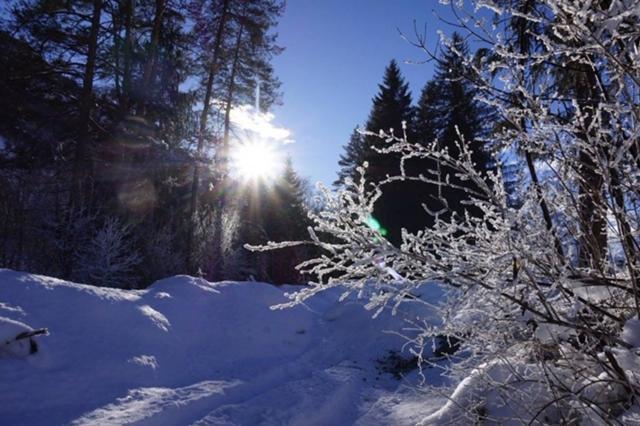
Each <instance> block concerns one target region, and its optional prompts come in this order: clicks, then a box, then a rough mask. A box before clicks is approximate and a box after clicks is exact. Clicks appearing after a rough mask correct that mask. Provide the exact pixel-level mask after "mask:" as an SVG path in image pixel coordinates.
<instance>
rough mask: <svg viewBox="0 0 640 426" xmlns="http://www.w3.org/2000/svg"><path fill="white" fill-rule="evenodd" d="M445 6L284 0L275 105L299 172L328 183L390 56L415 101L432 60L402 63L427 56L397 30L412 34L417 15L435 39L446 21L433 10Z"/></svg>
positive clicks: (446, 13)
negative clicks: (280, 98)
mask: <svg viewBox="0 0 640 426" xmlns="http://www.w3.org/2000/svg"><path fill="white" fill-rule="evenodd" d="M450 13H451V11H450V9H449V7H448V6H442V5H440V4H439V3H438V1H437V0H288V1H287V9H286V11H285V13H284V16H283V17H282V18H281V20H280V24H279V26H278V33H279V43H280V44H281V45H282V46H283V47H284V48H285V51H284V52H283V53H282V55H280V56H279V57H277V58H276V59H275V61H274V65H275V68H276V72H277V74H278V76H279V77H280V79H281V80H282V82H283V86H282V89H283V92H284V98H283V100H284V104H283V105H282V106H278V107H275V108H274V110H273V112H274V113H275V116H276V118H275V122H276V123H277V124H278V125H280V126H283V127H286V128H288V129H290V130H291V131H292V133H293V139H294V140H295V143H294V144H291V145H287V146H286V147H285V149H286V152H287V153H289V154H290V155H291V156H292V158H293V162H294V166H295V167H296V169H297V170H298V172H299V173H300V174H301V175H302V176H305V177H308V178H309V179H310V180H311V181H312V182H313V183H315V182H316V181H323V182H325V183H327V184H329V183H331V182H333V180H334V179H335V176H336V171H337V167H338V159H339V155H340V153H341V152H342V146H343V145H344V144H345V143H346V142H347V141H348V140H349V135H350V134H351V131H352V130H353V128H354V127H355V126H356V125H358V124H364V122H365V121H366V119H367V116H368V114H369V111H370V109H371V99H372V98H373V96H375V94H376V93H377V91H378V84H379V83H380V82H381V81H382V75H383V72H384V69H385V67H386V66H387V65H388V63H389V61H390V60H391V59H393V58H395V59H396V60H397V61H398V62H399V63H400V67H401V70H402V72H403V75H404V77H405V78H406V80H407V81H408V82H409V84H410V87H411V89H412V91H413V94H414V101H415V100H416V98H417V96H419V93H420V90H421V89H422V86H423V85H424V84H425V83H426V81H427V80H428V79H429V78H430V77H431V75H432V73H433V66H432V65H431V64H405V63H404V61H406V60H413V61H422V60H424V59H426V58H425V55H424V53H423V52H421V51H420V50H419V49H417V48H416V47H414V46H411V45H410V44H408V43H407V42H406V41H404V40H403V39H402V38H401V37H400V35H399V33H398V29H400V30H402V31H403V32H405V33H406V34H407V35H408V36H409V35H412V34H413V21H414V20H415V21H416V24H417V25H418V27H419V28H421V29H422V28H423V26H424V25H425V24H427V35H428V38H429V41H430V45H433V43H435V42H436V40H437V33H436V30H437V29H439V28H440V29H445V27H446V25H445V24H444V23H443V22H441V21H440V20H439V19H438V17H437V16H436V14H437V15H438V16H441V17H445V18H449V19H450V18H451V15H450ZM448 32H450V31H447V33H448Z"/></svg>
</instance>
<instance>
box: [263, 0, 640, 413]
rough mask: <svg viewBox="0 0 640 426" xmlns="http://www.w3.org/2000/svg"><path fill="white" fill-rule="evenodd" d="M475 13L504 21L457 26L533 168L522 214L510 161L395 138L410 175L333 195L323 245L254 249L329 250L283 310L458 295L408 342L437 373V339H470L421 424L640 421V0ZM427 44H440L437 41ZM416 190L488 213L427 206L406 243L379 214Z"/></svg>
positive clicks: (474, 77) (316, 235) (481, 83)
mask: <svg viewBox="0 0 640 426" xmlns="http://www.w3.org/2000/svg"><path fill="white" fill-rule="evenodd" d="M447 3H448V2H447ZM455 3H456V4H457V5H458V6H460V7H461V6H462V4H463V2H462V1H458V2H455ZM474 6H475V8H476V10H482V11H484V12H483V13H484V14H485V16H486V14H487V13H489V12H490V13H493V14H495V17H496V19H494V21H493V23H492V24H489V25H485V22H483V20H481V19H476V20H473V19H467V18H464V16H465V15H464V14H463V13H462V12H461V13H460V16H461V17H462V18H461V25H463V26H467V28H468V29H469V32H470V34H471V35H472V36H475V37H477V38H479V39H481V42H482V43H483V44H484V45H485V46H487V48H486V49H481V50H479V51H478V52H477V53H476V54H475V56H474V57H469V58H464V59H465V62H466V64H467V65H468V67H469V69H470V72H469V75H468V76H467V78H468V79H470V80H471V81H473V83H474V84H475V85H476V87H477V88H478V90H479V98H480V99H481V100H482V101H483V102H485V103H486V104H488V105H489V106H490V107H492V108H493V109H495V111H496V112H497V114H499V116H500V119H501V122H502V125H501V126H499V127H498V128H497V129H496V130H495V132H494V134H493V136H492V145H493V146H495V147H497V150H498V152H504V151H505V150H510V151H511V152H516V151H517V152H520V153H522V155H523V156H524V157H525V159H526V164H527V171H526V173H527V174H528V175H529V179H528V183H527V184H526V186H524V187H523V188H522V193H521V194H520V198H521V206H518V207H517V208H516V207H513V206H512V203H509V202H508V196H507V194H506V192H505V190H504V188H503V185H502V181H503V179H502V169H501V165H500V162H499V161H498V160H496V162H497V165H496V168H495V171H493V172H489V173H488V174H486V175H485V174H481V173H479V172H478V171H476V168H475V167H474V164H473V162H472V161H471V154H472V152H471V149H470V147H469V142H468V141H464V140H459V141H458V146H459V155H454V154H452V153H450V152H448V151H447V150H446V149H440V145H439V144H438V141H437V140H436V141H434V142H433V143H432V144H431V145H429V146H425V145H422V144H412V143H411V141H408V140H407V138H406V134H403V135H398V134H397V133H396V134H394V132H393V131H388V132H382V131H381V132H380V137H382V138H385V139H386V141H387V145H386V148H384V149H383V151H384V152H386V153H393V154H394V155H397V154H400V155H401V157H402V161H401V163H400V164H399V165H398V173H397V176H390V177H389V178H388V179H386V180H384V181H382V182H380V183H378V184H370V183H368V182H367V180H366V164H365V165H364V166H363V167H362V168H361V169H360V173H361V175H362V177H361V179H359V180H358V181H348V182H347V184H346V185H345V188H344V189H343V190H341V191H340V192H337V193H334V192H331V191H329V190H328V189H324V190H323V191H322V193H323V197H324V204H323V205H324V208H323V210H322V211H320V212H318V213H312V214H311V216H312V219H313V221H314V226H313V227H312V228H310V229H309V231H310V236H311V239H310V241H306V242H283V243H270V244H268V245H267V246H265V247H252V248H253V249H256V250H265V249H277V248H281V247H287V246H291V245H296V244H301V243H304V244H314V245H316V246H317V247H319V248H320V249H322V255H321V256H319V257H317V258H315V259H312V260H309V261H307V262H304V263H303V264H301V265H299V269H300V270H301V271H302V272H303V273H305V274H309V275H311V276H316V277H318V280H317V282H313V283H310V285H309V286H307V287H305V288H302V289H301V290H300V291H298V292H296V293H293V294H290V295H289V296H290V299H291V302H290V303H288V304H285V305H283V306H282V307H286V306H293V305H296V304H298V303H301V302H303V301H304V300H306V299H307V298H309V297H312V296H313V295H315V294H317V293H319V292H322V291H325V290H327V289H329V288H332V287H338V286H340V287H343V288H344V289H345V294H350V293H357V294H358V295H360V296H362V297H366V298H368V305H367V306H368V307H369V308H371V309H373V310H375V311H376V312H379V311H380V310H382V309H385V308H387V307H389V308H391V309H394V310H396V309H398V308H399V307H400V306H401V305H402V304H403V303H407V302H412V303H413V302H415V298H414V297H411V295H412V294H416V293H419V287H421V286H425V285H427V286H428V285H434V284H433V283H445V284H449V286H450V288H451V292H450V295H449V298H448V299H447V303H446V304H444V305H442V306H439V310H440V314H441V316H442V319H443V321H442V324H441V325H438V326H434V325H426V324H428V323H427V322H426V321H420V319H416V320H414V321H413V322H412V327H413V329H414V330H418V332H417V334H414V335H412V336H409V338H410V339H411V342H412V344H413V346H412V347H413V351H414V352H415V354H417V355H418V357H419V358H420V359H422V360H423V361H424V362H429V360H428V359H427V358H426V355H427V354H429V349H430V346H431V344H432V341H433V338H434V337H436V336H453V337H456V338H457V339H459V340H460V342H461V343H460V350H459V356H458V357H456V359H452V362H451V364H450V365H449V367H448V371H447V373H448V374H449V375H450V376H451V377H453V378H454V379H458V383H459V386H458V388H457V389H456V390H455V392H454V393H453V394H452V395H451V403H450V404H447V405H446V406H444V407H443V408H442V409H441V410H439V411H438V412H437V413H435V414H434V415H433V416H431V417H430V418H427V419H425V421H424V424H432V423H439V422H440V423H451V422H453V423H460V422H461V421H463V419H464V420H466V421H467V422H468V421H472V420H473V421H478V420H484V421H490V422H491V421H495V422H498V423H503V422H508V421H512V422H525V423H529V422H530V423H569V424H577V423H581V424H591V423H596V424H599V423H602V422H609V423H610V422H620V421H627V422H629V421H632V420H634V419H635V420H636V421H638V418H637V413H638V407H639V404H638V401H637V397H638V395H639V392H640V375H639V374H640V357H639V355H638V353H640V352H638V351H639V347H638V344H639V342H637V341H636V337H637V335H638V333H639V332H640V327H639V326H638V319H637V318H638V315H639V314H640V288H639V286H640V283H639V279H640V276H639V275H638V273H639V272H640V270H639V267H640V264H639V262H640V257H639V252H638V250H639V247H638V239H637V232H638V216H637V214H636V212H637V209H636V207H637V200H638V195H639V190H640V185H639V177H640V157H639V156H640V146H639V143H640V126H639V125H638V120H640V66H639V65H638V64H640V1H639V0H609V1H600V2H576V1H573V0H546V1H533V2H532V1H503V0H478V1H477V2H474ZM487 11H489V12H487ZM468 16H473V15H468ZM476 16H482V15H476ZM443 42H444V43H447V39H446V38H445V37H443ZM418 44H419V45H421V46H422V47H425V48H426V44H425V40H424V39H420V38H419V39H418ZM427 53H428V52H427ZM434 59H436V58H435V57H434ZM460 139H462V138H460ZM415 158H423V159H432V160H434V161H436V162H439V163H440V164H441V165H443V166H444V167H443V169H445V170H455V176H447V175H442V174H441V173H439V172H438V170H424V171H423V173H422V174H418V175H409V174H408V173H406V171H405V168H404V163H405V162H406V161H407V160H410V159H415ZM496 158H499V157H498V156H496ZM403 180H413V181H422V182H427V183H429V184H436V185H460V182H465V181H466V182H472V185H465V186H464V187H463V186H460V189H461V190H464V191H465V192H466V193H467V196H468V198H467V200H466V202H467V203H468V204H469V205H470V206H471V205H473V206H476V207H477V208H479V209H480V210H481V211H482V212H483V216H482V217H477V216H472V215H459V214H455V213H454V214H450V215H447V216H446V217H447V218H446V219H444V218H443V217H442V216H441V215H440V213H441V212H434V211H431V210H430V209H429V206H428V205H426V206H425V214H431V215H433V216H435V225H434V226H433V227H431V228H427V229H424V230H421V231H419V232H417V233H415V234H411V233H408V232H403V235H402V243H401V245H399V246H394V245H392V244H391V243H389V242H388V241H387V240H386V239H385V238H384V237H383V236H382V235H380V233H379V231H378V228H377V227H376V226H372V221H371V217H372V213H373V205H374V203H375V202H376V200H377V199H378V198H379V197H380V194H381V193H382V191H384V190H385V186H386V185H388V184H389V183H390V182H397V181H403ZM455 182H457V183H455ZM574 247H578V251H577V252H576V253H572V250H573V248H574ZM614 253H616V255H615V256H614ZM422 303H429V301H422ZM429 324H431V323H429ZM634 412H635V413H636V414H635V415H636V417H635V418H634V417H633V416H634V414H633V413H634Z"/></svg>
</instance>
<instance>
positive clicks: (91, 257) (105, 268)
mask: <svg viewBox="0 0 640 426" xmlns="http://www.w3.org/2000/svg"><path fill="white" fill-rule="evenodd" d="M128 233H129V228H128V227H127V226H123V225H122V224H121V223H120V222H119V221H118V220H117V219H114V218H108V219H107V220H106V221H105V223H104V225H103V226H102V227H101V228H99V229H98V230H97V231H96V233H95V235H94V236H93V238H92V239H91V240H90V241H89V242H88V245H87V246H86V247H82V248H81V249H80V250H79V251H78V253H77V256H78V262H77V265H78V266H77V268H76V271H75V272H74V278H75V279H77V280H79V281H80V282H83V283H88V284H95V285H99V286H104V287H119V288H135V278H134V272H135V271H134V268H135V267H136V266H137V265H138V264H139V263H140V260H141V259H140V256H139V255H138V253H137V252H136V251H135V249H134V248H133V244H132V243H131V240H130V238H129V235H128Z"/></svg>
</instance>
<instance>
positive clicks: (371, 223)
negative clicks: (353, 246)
mask: <svg viewBox="0 0 640 426" xmlns="http://www.w3.org/2000/svg"><path fill="white" fill-rule="evenodd" d="M367 226H368V227H369V228H371V229H373V230H374V231H377V232H379V233H380V235H382V236H383V237H384V236H385V235H387V230H386V229H385V228H383V227H382V225H381V224H380V222H378V219H376V218H375V217H373V216H369V217H368V218H367Z"/></svg>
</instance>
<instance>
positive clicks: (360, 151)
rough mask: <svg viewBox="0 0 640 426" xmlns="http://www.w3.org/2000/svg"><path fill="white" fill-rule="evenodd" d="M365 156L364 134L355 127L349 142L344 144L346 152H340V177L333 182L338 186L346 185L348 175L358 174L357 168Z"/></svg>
mask: <svg viewBox="0 0 640 426" xmlns="http://www.w3.org/2000/svg"><path fill="white" fill-rule="evenodd" d="M363 157H364V136H363V135H362V134H361V133H360V131H359V130H358V128H357V127H356V128H355V129H353V132H352V133H351V137H350V138H349V143H348V144H346V145H345V146H344V153H342V154H340V160H339V161H338V165H339V166H340V169H339V170H338V179H336V181H335V182H334V183H333V185H334V186H336V187H338V186H341V185H344V183H345V180H346V179H347V178H348V177H351V178H353V177H355V176H356V168H357V167H359V166H360V165H362V161H363Z"/></svg>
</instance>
